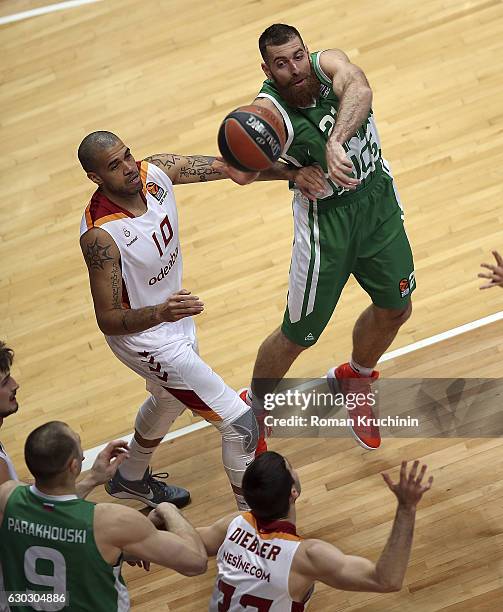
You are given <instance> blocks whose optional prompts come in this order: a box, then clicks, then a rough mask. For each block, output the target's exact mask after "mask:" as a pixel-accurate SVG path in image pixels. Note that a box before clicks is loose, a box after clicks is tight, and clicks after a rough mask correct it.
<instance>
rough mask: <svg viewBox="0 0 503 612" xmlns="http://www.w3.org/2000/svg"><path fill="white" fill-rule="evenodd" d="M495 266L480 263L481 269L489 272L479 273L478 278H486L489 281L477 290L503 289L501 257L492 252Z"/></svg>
mask: <svg viewBox="0 0 503 612" xmlns="http://www.w3.org/2000/svg"><path fill="white" fill-rule="evenodd" d="M492 254H493V256H494V259H495V260H496V265H494V264H486V263H481V264H480V266H481V267H482V268H487V269H488V270H490V272H479V273H478V275H477V276H478V277H479V278H486V279H488V280H489V282H488V283H485V284H484V285H481V286H480V287H479V289H491V288H492V287H503V257H501V255H500V254H499V253H498V251H492Z"/></svg>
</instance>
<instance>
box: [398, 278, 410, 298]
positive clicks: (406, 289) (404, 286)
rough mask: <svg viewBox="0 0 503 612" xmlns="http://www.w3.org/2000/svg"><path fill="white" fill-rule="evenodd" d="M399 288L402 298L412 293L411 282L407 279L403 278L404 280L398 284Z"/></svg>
mask: <svg viewBox="0 0 503 612" xmlns="http://www.w3.org/2000/svg"><path fill="white" fill-rule="evenodd" d="M398 287H399V289H400V297H405V296H406V295H409V293H410V285H409V280H408V279H407V278H402V280H401V281H400V282H399V283H398Z"/></svg>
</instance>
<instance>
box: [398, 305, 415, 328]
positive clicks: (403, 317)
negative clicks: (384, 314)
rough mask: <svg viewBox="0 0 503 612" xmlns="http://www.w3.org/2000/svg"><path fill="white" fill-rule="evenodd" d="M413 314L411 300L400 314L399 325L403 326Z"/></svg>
mask: <svg viewBox="0 0 503 612" xmlns="http://www.w3.org/2000/svg"><path fill="white" fill-rule="evenodd" d="M411 314H412V302H411V300H409V302H408V304H407V306H406V307H405V308H404V309H403V310H402V311H401V312H400V314H399V315H398V317H397V319H398V323H399V324H400V325H403V324H404V323H405V322H406V321H407V320H408V319H410V316H411Z"/></svg>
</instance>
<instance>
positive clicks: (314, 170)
mask: <svg viewBox="0 0 503 612" xmlns="http://www.w3.org/2000/svg"><path fill="white" fill-rule="evenodd" d="M295 186H296V187H297V188H298V189H299V191H300V192H301V193H302V195H303V196H305V197H306V198H309V199H310V200H317V199H318V198H320V197H323V195H326V192H327V188H328V189H330V191H331V188H330V186H329V184H328V183H327V179H326V178H325V174H324V172H323V170H322V169H321V168H320V166H304V167H303V168H299V169H298V170H297V171H296V173H295ZM329 193H330V192H329Z"/></svg>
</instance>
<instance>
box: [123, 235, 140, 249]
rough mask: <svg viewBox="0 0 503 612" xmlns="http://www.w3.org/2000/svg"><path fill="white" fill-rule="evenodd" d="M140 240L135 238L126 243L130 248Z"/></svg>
mask: <svg viewBox="0 0 503 612" xmlns="http://www.w3.org/2000/svg"><path fill="white" fill-rule="evenodd" d="M137 240H138V236H135V237H134V238H133V240H131V241H130V242H126V246H128V247H130V246H131V245H132V244H133V243H134V242H136V241H137Z"/></svg>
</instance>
